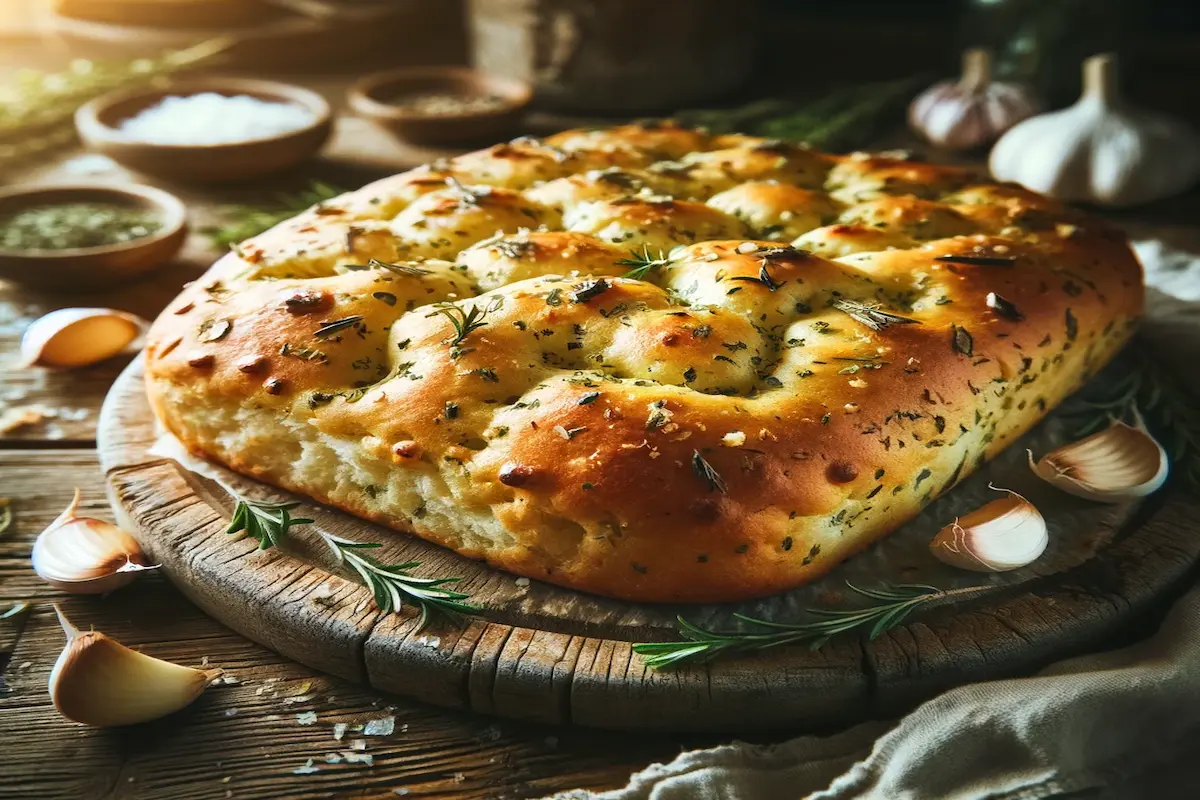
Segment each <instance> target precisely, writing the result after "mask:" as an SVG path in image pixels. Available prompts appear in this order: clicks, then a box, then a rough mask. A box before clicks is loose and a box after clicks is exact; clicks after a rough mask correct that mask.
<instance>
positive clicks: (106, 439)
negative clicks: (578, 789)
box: [99, 363, 1200, 732]
mask: <svg viewBox="0 0 1200 800" xmlns="http://www.w3.org/2000/svg"><path fill="white" fill-rule="evenodd" d="M99 433H100V456H101V461H102V464H103V466H104V469H105V472H106V475H107V478H108V484H109V493H110V496H111V498H112V500H113V503H114V508H115V509H116V512H117V515H118V518H120V519H122V521H124V522H125V523H126V524H127V526H128V527H129V529H130V530H131V531H133V532H135V533H136V535H138V536H139V538H140V539H141V540H142V542H143V545H144V546H146V547H147V548H148V549H150V550H151V551H152V552H153V554H154V557H155V558H156V559H158V560H160V561H161V562H162V563H163V569H164V571H165V572H166V573H167V575H168V576H169V577H170V578H171V579H172V580H173V581H174V582H175V583H176V584H177V585H179V586H180V588H181V589H182V590H183V592H184V593H185V594H186V595H187V596H188V597H189V598H191V599H192V600H193V601H194V602H196V603H197V605H199V606H200V607H201V608H203V609H204V610H205V611H207V612H208V613H210V614H212V615H213V616H215V617H217V618H218V619H220V620H222V621H224V622H226V623H227V624H228V625H230V626H231V627H233V628H234V629H235V630H237V631H239V632H241V633H243V634H244V635H246V636H248V637H250V638H252V639H254V640H256V641H259V642H261V643H263V644H265V645H267V646H268V647H271V648H272V649H274V650H276V651H278V652H280V653H283V654H284V655H287V656H289V657H291V658H294V659H296V660H298V661H301V662H302V663H305V664H308V665H310V666H313V667H315V668H317V669H321V670H323V671H327V672H330V673H332V674H334V675H338V676H340V677H344V678H348V679H352V680H356V681H360V682H363V683H366V684H368V685H370V686H373V687H375V688H377V689H380V690H383V691H386V692H389V693H393V694H399V695H404V696H412V697H420V698H421V699H423V700H426V701H428V702H432V703H437V704H439V705H444V706H447V707H450V708H465V709H471V710H474V711H479V712H483V713H486V714H493V715H497V716H503V717H509V718H513V719H519V720H524V721H531V722H542V723H559V724H574V725H582V726H587V727H597V728H611V729H630V730H643V729H650V730H676V731H738V732H744V731H750V730H768V729H780V728H788V727H791V728H794V727H795V726H802V727H807V728H810V729H811V728H824V727H828V726H835V725H846V724H849V723H852V722H856V721H859V720H862V719H865V718H869V717H878V716H882V715H891V714H895V713H899V712H901V711H903V710H904V709H906V708H908V707H911V706H912V705H913V704H915V703H917V702H919V701H921V700H923V699H926V698H928V697H930V696H932V695H933V694H935V693H937V692H939V691H942V690H944V689H946V688H948V687H950V686H953V685H956V684H961V683H964V682H967V681H976V680H986V679H991V678H998V677H1004V676H1011V675H1019V674H1026V673H1029V672H1031V671H1033V670H1036V669H1037V668H1038V667H1040V666H1043V665H1045V664H1047V663H1050V662H1051V661H1053V660H1056V659H1059V658H1062V657H1064V656H1068V655H1073V654H1075V653H1079V652H1083V651H1085V650H1088V649H1097V648H1102V647H1105V646H1111V645H1113V644H1115V643H1116V642H1117V641H1118V640H1119V638H1118V637H1120V635H1121V633H1122V631H1124V630H1126V629H1128V627H1129V626H1130V625H1131V624H1132V623H1133V622H1134V621H1136V620H1140V619H1144V618H1145V616H1146V614H1148V613H1150V612H1151V611H1153V610H1154V608H1155V606H1156V605H1158V604H1159V603H1160V601H1162V600H1164V599H1166V598H1169V597H1171V596H1172V593H1173V591H1174V590H1175V588H1176V587H1177V585H1178V584H1179V582H1180V581H1181V580H1182V578H1183V577H1184V576H1185V574H1186V573H1187V571H1188V570H1189V568H1190V567H1191V566H1192V565H1193V564H1194V563H1195V562H1196V561H1197V560H1200V539H1197V538H1196V537H1184V536H1180V535H1179V531H1180V530H1182V529H1185V528H1186V525H1187V524H1188V521H1189V520H1191V521H1193V522H1194V521H1195V520H1196V519H1198V518H1200V503H1198V502H1197V500H1196V499H1195V498H1193V497H1192V496H1190V494H1189V493H1188V492H1187V491H1185V490H1182V489H1178V488H1168V489H1167V490H1166V491H1164V492H1161V493H1160V494H1159V495H1156V496H1155V497H1154V498H1152V499H1151V500H1149V501H1147V502H1146V503H1145V504H1143V505H1142V506H1141V507H1140V508H1139V509H1138V510H1137V512H1136V514H1135V515H1134V518H1133V519H1132V520H1130V521H1127V522H1126V523H1125V525H1124V527H1123V528H1122V529H1121V530H1120V531H1119V532H1118V535H1117V536H1116V537H1115V538H1114V539H1113V541H1112V542H1110V543H1109V544H1108V545H1107V546H1106V547H1104V548H1103V549H1102V550H1100V551H1099V553H1098V554H1097V555H1096V556H1095V557H1094V558H1092V559H1090V560H1088V561H1085V562H1084V563H1082V564H1081V565H1078V566H1075V567H1071V568H1068V569H1065V570H1063V571H1061V572H1056V573H1051V574H1046V575H1042V576H1040V577H1037V578H1034V579H1032V580H1029V581H1026V582H1025V583H1022V584H1016V585H1012V586H1008V587H1001V588H997V589H996V591H994V592H990V593H988V594H986V595H984V596H981V597H979V598H978V599H975V600H971V601H966V602H963V603H960V604H956V605H953V606H943V607H941V608H936V609H931V610H929V611H928V612H927V613H924V614H922V615H921V616H920V617H919V618H917V619H916V620H915V621H913V622H910V623H909V624H907V625H905V626H903V627H900V628H897V629H895V630H893V631H890V632H889V633H887V634H886V635H885V636H883V637H881V638H880V639H878V640H876V641H874V642H867V641H862V640H859V639H856V638H854V637H841V638H839V639H837V640H835V641H834V642H832V643H831V644H830V645H828V646H826V647H824V648H822V649H821V650H819V651H815V652H814V651H811V650H809V649H807V648H806V647H803V646H800V647H789V648H779V649H777V650H773V651H769V652H767V653H763V654H757V655H753V656H747V657H741V658H728V659H722V660H717V661H714V662H712V663H708V664H693V665H686V666H684V667H682V668H678V669H675V670H671V671H663V672H655V671H653V670H650V669H648V668H646V667H645V666H644V665H643V664H642V662H641V659H640V658H639V657H638V656H637V655H636V654H634V653H633V650H632V644H633V643H634V642H636V641H641V640H644V639H646V638H657V639H666V638H670V637H671V636H672V635H673V629H672V626H671V621H672V617H671V615H670V614H668V613H664V611H663V609H656V608H654V607H646V606H638V605H634V604H628V603H620V602H617V601H611V600H605V599H603V598H592V597H589V596H585V595H581V594H579V593H576V592H571V591H569V590H564V589H559V588H556V587H552V586H548V585H540V584H537V583H536V582H535V583H534V584H533V585H531V586H530V587H527V589H526V588H525V587H522V589H521V590H520V591H518V589H517V588H516V585H515V581H513V580H512V578H511V576H508V575H505V574H503V573H500V572H497V571H495V570H492V569H490V568H488V567H487V566H486V565H483V564H481V563H478V562H472V561H469V560H466V559H463V558H461V557H460V556H457V555H456V554H454V553H451V552H449V551H446V550H442V549H440V548H437V547H435V546H433V545H430V544H428V543H426V542H423V541H421V540H419V539H416V538H415V537H405V536H397V535H394V534H390V533H386V532H384V529H382V528H378V527H376V526H373V525H372V524H370V523H367V522H364V521H362V520H356V519H354V518H349V517H346V516H345V515H342V514H340V513H339V512H334V511H330V510H328V509H324V508H323V507H320V506H316V505H312V504H309V505H308V506H307V507H306V506H304V505H302V508H301V510H304V513H305V514H306V515H309V516H316V517H317V527H320V528H321V529H323V530H332V531H333V532H336V533H338V534H339V535H346V536H350V537H352V538H356V539H359V540H362V541H382V542H384V549H383V550H382V551H380V552H381V553H383V556H382V557H383V558H385V559H390V558H393V557H394V558H403V559H405V560H415V561H421V562H423V564H425V565H426V566H429V567H430V572H429V574H434V573H436V574H441V575H461V576H463V583H462V584H461V585H462V586H463V587H464V590H465V591H469V592H470V593H471V595H472V599H473V600H474V601H476V602H481V601H482V604H483V605H485V606H486V608H487V611H486V613H485V614H484V615H483V616H482V617H481V618H476V619H473V620H471V621H470V622H469V624H467V625H466V626H465V627H462V628H455V627H453V626H452V625H449V624H446V623H440V624H437V625H435V626H433V627H431V628H428V629H426V630H424V631H420V632H418V631H417V630H416V624H415V619H414V617H413V616H411V615H409V614H408V612H407V610H406V611H405V613H404V614H402V615H391V616H386V615H381V614H379V613H378V612H377V611H376V610H375V609H374V605H373V604H372V603H371V601H370V599H369V594H368V592H367V591H366V589H365V588H363V587H361V586H358V585H357V584H354V583H350V582H348V581H347V580H345V579H344V578H342V577H340V576H339V575H338V574H336V573H337V570H336V567H335V565H334V564H333V563H332V562H331V561H330V560H329V557H328V555H327V554H325V553H324V552H322V549H321V548H320V547H319V545H318V544H317V541H316V537H315V535H314V534H313V533H311V532H309V531H306V530H304V529H303V528H298V529H296V530H295V534H294V535H293V536H292V537H289V544H288V545H287V548H286V549H285V550H283V551H279V550H272V551H267V552H265V553H264V552H261V551H257V550H255V548H254V543H253V542H249V541H247V540H245V539H238V538H236V537H230V536H228V535H226V534H225V533H224V528H225V525H226V522H227V515H228V508H227V506H228V504H229V498H228V495H227V494H226V495H225V496H224V499H222V498H221V497H219V496H218V494H219V492H210V491H208V489H206V485H207V482H206V481H205V480H203V479H197V478H195V477H194V476H191V477H189V478H187V479H185V477H184V473H183V472H182V470H181V469H180V468H179V467H178V466H177V465H175V464H174V463H173V462H170V461H164V460H162V459H161V458H156V457H154V456H152V455H149V454H148V453H147V452H146V451H147V449H148V448H149V447H150V445H151V444H152V443H153V442H154V441H155V439H156V431H155V427H154V422H153V417H152V414H151V413H150V411H149V408H148V406H147V403H146V400H145V397H144V394H143V391H142V384H141V368H140V364H137V363H135V364H131V365H130V367H129V368H128V369H127V370H126V371H125V373H124V374H123V375H122V376H121V377H120V378H119V379H118V381H117V383H116V385H115V387H114V390H113V392H112V393H111V395H110V397H109V399H108V401H107V402H106V404H105V407H104V411H103V414H102V417H101V423H100V432H99ZM235 489H236V490H237V491H239V492H241V491H247V490H249V491H250V492H252V493H255V494H256V495H257V496H278V494H279V493H278V492H277V491H276V490H273V489H269V488H267V487H263V486H261V485H259V484H255V483H253V482H251V481H245V482H240V483H238V484H237V486H236V487H235ZM297 513H299V512H297ZM704 613H705V612H704V611H700V612H698V614H700V615H703V614H704ZM707 613H708V615H709V616H710V617H712V616H715V615H717V614H718V613H719V609H708V611H707Z"/></svg>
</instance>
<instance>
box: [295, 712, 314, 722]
mask: <svg viewBox="0 0 1200 800" xmlns="http://www.w3.org/2000/svg"><path fill="white" fill-rule="evenodd" d="M296 722H299V723H300V724H301V725H315V724H316V722H317V712H315V711H305V712H304V713H303V714H297V715H296Z"/></svg>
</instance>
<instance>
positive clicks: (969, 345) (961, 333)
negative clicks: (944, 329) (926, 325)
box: [950, 325, 975, 356]
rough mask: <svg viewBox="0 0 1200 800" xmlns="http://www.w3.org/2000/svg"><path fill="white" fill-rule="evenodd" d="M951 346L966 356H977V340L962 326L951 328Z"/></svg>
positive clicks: (952, 326)
mask: <svg viewBox="0 0 1200 800" xmlns="http://www.w3.org/2000/svg"><path fill="white" fill-rule="evenodd" d="M950 346H951V347H952V348H954V350H955V352H958V353H962V354H963V355H964V356H971V355H974V354H975V338H974V337H973V336H971V332H970V331H968V330H967V329H966V328H964V327H963V326H961V325H951V326H950Z"/></svg>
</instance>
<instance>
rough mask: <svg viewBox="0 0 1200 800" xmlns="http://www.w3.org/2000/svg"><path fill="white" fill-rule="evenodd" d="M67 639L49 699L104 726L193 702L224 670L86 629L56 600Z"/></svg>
mask: <svg viewBox="0 0 1200 800" xmlns="http://www.w3.org/2000/svg"><path fill="white" fill-rule="evenodd" d="M54 610H55V611H56V612H57V613H58V621H59V623H60V624H61V625H62V627H63V631H64V632H65V633H66V634H67V645H66V647H64V648H63V651H62V653H61V654H59V656H58V661H56V662H55V664H54V669H53V670H52V671H51V673H50V699H51V700H52V701H53V702H54V707H55V708H56V709H58V713H60V714H62V715H63V716H64V717H66V718H67V719H69V720H72V721H74V722H81V723H83V724H84V725H92V726H94V727H99V728H107V727H113V726H117V725H132V724H134V723H137V722H147V721H149V720H152V719H158V718H159V717H164V716H166V715H167V714H170V713H173V712H175V711H178V710H179V709H181V708H183V707H184V706H186V705H188V704H189V703H191V702H192V701H193V700H195V699H196V698H197V697H199V696H200V693H201V692H203V691H204V689H205V687H207V686H208V685H209V684H210V683H212V682H213V680H215V679H216V678H217V677H218V676H219V675H220V674H221V670H219V669H211V670H198V669H191V668H190V667H181V666H179V665H178V664H172V663H170V662H168V661H162V660H161V659H157V658H151V657H150V656H147V655H143V654H142V653H139V652H137V651H136V650H130V649H129V648H128V647H125V646H124V645H121V644H118V643H117V642H115V641H113V640H112V639H110V638H109V637H108V636H105V635H104V634H103V633H99V632H97V631H88V632H86V633H84V632H81V631H80V630H79V629H78V628H76V627H75V626H74V625H72V624H71V621H70V620H68V619H67V618H66V616H65V615H64V614H63V612H62V609H61V608H59V607H58V606H57V605H56V606H55V607H54Z"/></svg>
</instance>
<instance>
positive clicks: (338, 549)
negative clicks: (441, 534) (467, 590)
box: [320, 531, 479, 630]
mask: <svg viewBox="0 0 1200 800" xmlns="http://www.w3.org/2000/svg"><path fill="white" fill-rule="evenodd" d="M320 533H321V538H322V539H324V540H325V543H326V544H327V545H329V549H330V550H332V551H333V552H334V555H336V556H337V557H338V560H339V561H341V562H342V563H343V564H345V565H347V566H348V567H350V568H351V569H352V570H354V572H355V573H357V574H358V576H359V577H360V578H362V580H363V583H365V584H366V585H367V588H368V589H370V590H371V594H372V595H374V597H375V605H377V606H379V610H380V611H382V612H384V613H385V614H390V613H393V612H397V611H399V610H400V608H401V606H402V605H403V604H404V601H405V600H407V601H408V602H410V603H413V604H415V605H416V606H417V607H418V608H419V609H421V619H420V621H419V622H418V623H417V630H420V629H421V628H424V627H425V624H426V623H427V622H428V621H429V613H430V612H431V611H437V612H440V613H442V614H445V615H447V616H451V617H453V616H455V615H456V614H474V613H477V612H478V611H479V609H478V608H476V607H475V606H472V605H468V604H466V603H463V602H461V601H463V600H466V599H467V598H468V597H469V596H470V595H467V594H464V593H462V592H456V591H454V590H453V589H448V588H446V585H447V584H451V583H457V582H458V580H459V579H458V578H419V577H417V576H416V575H413V574H411V573H410V572H409V570H411V569H413V568H415V567H419V566H421V564H420V562H418V561H409V562H407V563H404V564H380V563H379V562H378V561H376V560H375V559H373V558H371V557H370V556H368V555H364V554H363V553H361V552H360V551H362V550H371V549H374V548H376V547H380V545H379V544H378V543H376V542H355V541H351V540H350V539H343V538H342V537H340V536H334V535H333V534H331V533H325V532H323V531H322V532H320Z"/></svg>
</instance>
